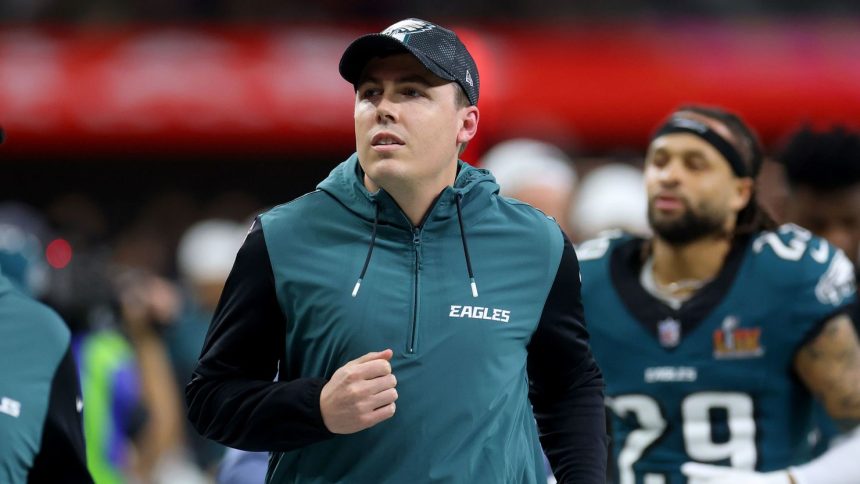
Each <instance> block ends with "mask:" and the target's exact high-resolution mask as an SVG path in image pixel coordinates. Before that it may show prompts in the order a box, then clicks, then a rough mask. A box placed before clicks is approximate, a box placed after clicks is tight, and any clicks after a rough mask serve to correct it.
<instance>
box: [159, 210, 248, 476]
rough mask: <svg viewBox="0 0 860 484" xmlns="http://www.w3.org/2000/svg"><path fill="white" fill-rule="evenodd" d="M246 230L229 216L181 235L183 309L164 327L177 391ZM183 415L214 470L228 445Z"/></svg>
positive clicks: (199, 457)
mask: <svg viewBox="0 0 860 484" xmlns="http://www.w3.org/2000/svg"><path fill="white" fill-rule="evenodd" d="M247 232H248V229H247V226H245V225H242V224H239V223H236V222H233V221H231V220H225V219H207V220H202V221H199V222H197V223H195V224H194V225H192V226H191V227H189V228H188V230H186V231H185V233H184V234H183V235H182V238H181V239H180V241H179V247H178V250H177V254H176V259H177V268H178V270H179V276H180V280H181V284H182V288H183V290H182V300H181V309H180V310H179V314H178V315H177V317H176V318H175V321H173V322H172V323H171V324H169V325H168V327H167V328H166V330H165V332H164V338H165V341H166V342H167V347H168V351H169V353H170V359H171V361H172V363H173V370H174V376H175V379H176V382H177V384H178V386H177V391H179V392H182V391H183V388H184V387H185V382H187V381H188V380H189V379H190V378H191V374H192V372H193V371H194V367H195V366H196V365H197V358H198V356H199V355H200V348H202V347H203V341H204V340H205V339H206V332H207V330H208V329H209V322H210V321H211V320H212V316H213V315H214V314H215V308H216V307H217V305H218V299H219V298H220V297H221V291H222V290H223V289H224V281H226V280H227V276H228V275H229V274H230V269H231V268H232V267H233V261H234V260H235V259H236V252H238V251H239V247H241V246H242V242H243V241H244V240H245V234H246V233H247ZM182 408H183V410H184V408H185V406H184V405H182ZM183 420H185V427H186V428H187V430H188V432H186V434H187V438H188V439H189V443H190V444H191V449H192V450H193V452H194V456H195V459H196V461H197V463H198V464H199V465H200V466H201V467H202V468H204V469H210V470H213V469H214V466H215V465H216V464H217V463H218V461H219V460H220V459H221V457H222V455H223V453H224V447H223V446H221V445H219V444H216V443H215V442H212V441H211V440H206V439H203V438H202V437H200V435H199V434H197V432H194V430H193V428H192V427H191V426H190V424H189V423H188V421H187V419H183Z"/></svg>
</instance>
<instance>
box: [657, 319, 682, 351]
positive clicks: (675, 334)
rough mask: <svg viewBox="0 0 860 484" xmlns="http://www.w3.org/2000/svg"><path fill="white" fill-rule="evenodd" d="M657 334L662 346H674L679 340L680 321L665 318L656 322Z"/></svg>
mask: <svg viewBox="0 0 860 484" xmlns="http://www.w3.org/2000/svg"><path fill="white" fill-rule="evenodd" d="M657 334H658V336H659V337H660V344H661V345H663V347H664V348H674V347H676V346H678V343H680V342H681V323H680V322H679V321H678V320H677V319H674V318H666V319H664V320H663V321H660V322H659V323H657Z"/></svg>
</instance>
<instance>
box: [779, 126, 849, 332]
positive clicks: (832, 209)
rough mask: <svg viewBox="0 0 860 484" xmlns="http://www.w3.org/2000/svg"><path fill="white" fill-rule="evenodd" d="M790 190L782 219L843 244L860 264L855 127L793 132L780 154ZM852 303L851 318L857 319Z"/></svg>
mask: <svg viewBox="0 0 860 484" xmlns="http://www.w3.org/2000/svg"><path fill="white" fill-rule="evenodd" d="M779 158H780V161H781V162H782V164H783V166H784V168H785V179H786V181H787V182H788V187H789V196H788V197H787V199H786V204H785V217H786V220H788V221H790V222H794V223H796V224H797V225H800V226H801V227H804V228H806V229H809V230H810V231H812V233H814V234H815V235H818V236H819V237H824V238H825V239H827V240H828V241H829V242H830V243H831V244H833V245H834V246H836V247H838V248H839V249H842V251H843V252H845V254H846V255H847V256H848V257H849V258H850V259H851V260H852V261H853V262H854V269H855V272H856V271H857V270H858V269H860V133H858V132H856V131H849V130H847V129H845V128H843V127H836V128H833V129H830V130H828V131H814V130H812V129H810V128H804V129H801V130H800V131H798V132H796V133H794V134H793V135H792V136H791V138H790V139H789V141H788V143H787V145H786V146H785V148H784V149H783V150H782V153H781V154H780V156H779ZM858 311H860V305H855V312H854V315H855V318H854V323H860V312H858Z"/></svg>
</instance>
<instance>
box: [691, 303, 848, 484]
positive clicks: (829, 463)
mask: <svg viewBox="0 0 860 484" xmlns="http://www.w3.org/2000/svg"><path fill="white" fill-rule="evenodd" d="M794 367H795V370H796V371H797V374H798V375H799V376H800V378H801V380H803V382H804V383H805V384H806V386H807V387H808V388H809V389H810V390H811V391H812V392H813V393H814V394H815V395H816V396H817V397H818V398H819V399H821V401H822V402H823V403H824V405H825V407H826V408H827V410H828V413H829V414H830V416H831V417H833V418H834V419H835V420H836V422H838V423H840V424H841V426H842V427H843V429H845V430H848V429H851V428H853V427H856V426H857V425H858V423H860V342H858V338H857V333H856V332H855V330H854V326H853V324H852V323H851V319H850V318H849V317H848V316H845V315H838V316H835V317H833V318H831V319H830V320H828V321H827V322H826V323H825V324H824V327H823V329H822V330H821V332H820V333H819V334H818V335H817V336H816V337H815V338H814V339H813V340H812V341H810V342H809V343H807V344H806V345H804V346H803V347H801V349H800V350H799V351H798V352H797V355H796V356H795V360H794ZM858 455H860V429H857V430H855V431H854V432H852V433H851V434H848V435H847V437H846V439H845V441H843V442H842V443H841V444H839V445H837V446H836V447H833V448H831V449H829V450H828V451H827V452H825V453H824V454H822V455H821V456H819V457H818V458H816V459H815V460H813V461H810V462H808V463H806V464H803V465H800V466H797V467H792V468H791V469H786V470H783V471H777V472H770V473H766V474H760V473H755V472H750V471H741V470H736V469H731V468H727V467H721V466H712V465H707V464H699V463H687V464H684V466H683V467H682V471H683V472H684V474H685V475H687V477H688V478H689V482H690V483H691V484H729V483H736V482H749V483H761V484H789V483H791V484H818V483H820V484H852V483H856V482H857V476H860V459H857V456H858Z"/></svg>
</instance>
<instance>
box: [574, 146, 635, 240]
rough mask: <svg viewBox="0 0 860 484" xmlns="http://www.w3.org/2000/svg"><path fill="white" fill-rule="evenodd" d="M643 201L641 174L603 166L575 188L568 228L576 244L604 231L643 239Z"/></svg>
mask: <svg viewBox="0 0 860 484" xmlns="http://www.w3.org/2000/svg"><path fill="white" fill-rule="evenodd" d="M647 212H648V208H647V201H646V196H645V183H644V180H643V178H642V170H640V169H639V168H636V167H634V166H631V165H628V164H624V163H607V164H605V165H601V166H599V167H597V168H595V169H593V170H591V171H590V172H588V174H586V175H585V177H583V179H582V182H581V183H580V185H579V190H578V192H577V199H576V204H575V206H574V208H573V210H572V213H573V215H572V217H571V221H570V223H571V225H572V226H573V227H574V232H575V233H576V234H577V236H579V237H580V240H586V239H591V238H594V237H597V236H598V234H600V233H601V232H603V231H606V230H622V231H624V232H627V233H630V234H632V235H638V236H647V235H649V234H650V233H651V230H650V228H649V227H648V217H647Z"/></svg>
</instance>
